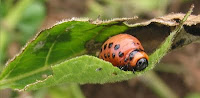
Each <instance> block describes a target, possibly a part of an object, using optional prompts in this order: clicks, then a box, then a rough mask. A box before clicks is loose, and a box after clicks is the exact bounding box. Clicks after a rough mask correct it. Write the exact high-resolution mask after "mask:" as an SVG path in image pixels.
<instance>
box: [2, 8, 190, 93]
mask: <svg viewBox="0 0 200 98" xmlns="http://www.w3.org/2000/svg"><path fill="white" fill-rule="evenodd" d="M190 13H191V10H190V12H189V13H188V14H187V15H186V16H185V18H184V19H183V20H182V21H181V23H180V25H179V26H178V27H177V28H176V29H175V30H174V31H173V32H172V33H171V34H170V35H169V36H168V37H167V38H166V40H165V41H164V42H163V44H162V45H161V46H160V48H159V49H157V50H156V51H155V52H154V53H153V54H152V55H150V60H149V66H148V68H146V69H145V70H143V71H140V72H136V73H135V74H133V73H132V72H131V71H122V70H120V69H118V68H117V67H114V66H112V64H111V63H109V62H106V61H103V60H100V59H98V58H96V57H94V56H88V55H83V54H87V53H89V52H90V50H88V48H87V47H86V44H88V43H89V42H90V41H91V40H94V41H95V43H103V41H105V40H106V39H108V37H109V36H112V35H115V34H118V33H122V32H124V31H126V30H128V29H130V28H131V27H129V26H128V25H126V24H124V23H123V21H125V20H129V19H127V18H125V19H116V20H112V21H105V22H102V21H99V20H97V21H89V20H88V19H71V20H68V21H64V22H60V23H58V24H56V25H55V26H53V27H52V28H50V29H46V30H43V31H42V32H40V33H39V34H38V35H37V36H36V37H35V39H34V40H32V41H31V42H29V43H28V44H27V46H26V47H25V48H24V49H23V51H22V52H21V53H20V54H19V55H18V56H16V57H15V58H14V59H13V60H11V61H10V62H8V64H7V66H6V67H5V69H4V70H3V72H2V74H1V76H0V88H8V87H10V88H13V89H19V90H33V89H39V88H41V87H48V86H53V85H57V84H61V83H80V84H85V83H100V84H103V83H110V82H117V81H123V80H128V79H130V78H132V77H134V76H135V75H140V74H142V73H144V72H146V71H149V70H150V69H152V68H153V67H154V66H155V64H156V63H157V62H159V60H160V59H161V58H162V57H163V56H164V55H165V54H166V53H167V52H168V51H169V50H170V48H171V46H172V43H173V40H174V38H175V37H176V35H177V34H178V33H179V31H180V30H181V28H182V25H183V23H184V21H186V19H187V17H188V16H189V15H190ZM80 55H82V56H80ZM77 56H79V57H77ZM73 57H76V58H73Z"/></svg>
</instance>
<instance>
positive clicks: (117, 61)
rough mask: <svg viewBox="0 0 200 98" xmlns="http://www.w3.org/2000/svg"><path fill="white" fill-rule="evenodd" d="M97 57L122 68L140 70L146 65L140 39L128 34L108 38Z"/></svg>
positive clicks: (146, 56)
mask: <svg viewBox="0 0 200 98" xmlns="http://www.w3.org/2000/svg"><path fill="white" fill-rule="evenodd" d="M99 58H101V59H103V60H105V61H108V62H111V63H112V64H113V65H114V66H117V67H119V68H120V69H122V70H125V71H126V70H128V71H133V72H135V71H141V70H144V69H145V68H146V67H147V66H148V59H149V58H148V55H147V54H146V53H145V52H144V48H143V47H142V45H141V43H140V41H139V40H138V39H137V38H135V37H134V36H132V35H129V34H118V35H115V36H113V37H111V38H109V39H108V40H107V41H106V42H105V43H104V44H103V45H102V47H101V51H100V54H99Z"/></svg>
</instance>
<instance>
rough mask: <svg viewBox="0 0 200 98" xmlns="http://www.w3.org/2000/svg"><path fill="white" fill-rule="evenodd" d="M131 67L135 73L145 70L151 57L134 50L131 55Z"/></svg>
mask: <svg viewBox="0 0 200 98" xmlns="http://www.w3.org/2000/svg"><path fill="white" fill-rule="evenodd" d="M129 58H130V62H129V64H130V66H132V67H133V69H134V71H137V70H138V71H141V70H144V69H145V68H146V67H147V66H148V60H149V57H148V55H147V54H146V53H145V52H144V51H137V50H134V51H132V52H131V53H130V54H129Z"/></svg>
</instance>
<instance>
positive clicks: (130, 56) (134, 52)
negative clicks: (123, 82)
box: [129, 49, 138, 60]
mask: <svg viewBox="0 0 200 98" xmlns="http://www.w3.org/2000/svg"><path fill="white" fill-rule="evenodd" d="M137 52H138V50H137V49H136V50H133V51H132V52H131V53H130V54H129V60H132V59H133V57H134V56H135V54H136V53H137Z"/></svg>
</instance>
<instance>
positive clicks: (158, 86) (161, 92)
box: [140, 71, 178, 98]
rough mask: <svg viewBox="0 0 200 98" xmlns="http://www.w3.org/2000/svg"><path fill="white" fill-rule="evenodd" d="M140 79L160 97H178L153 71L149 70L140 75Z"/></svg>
mask: <svg viewBox="0 0 200 98" xmlns="http://www.w3.org/2000/svg"><path fill="white" fill-rule="evenodd" d="M140 79H141V81H142V82H143V83H144V84H145V85H147V86H148V87H149V88H150V89H152V90H153V91H154V92H155V93H156V94H157V95H158V96H160V97H161V98H178V96H177V95H176V93H174V92H173V90H171V89H170V88H169V87H168V86H167V84H165V83H164V81H162V80H161V79H160V78H159V77H158V75H156V73H154V72H153V71H149V72H148V73H146V74H145V75H143V76H141V78H140Z"/></svg>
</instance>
